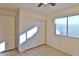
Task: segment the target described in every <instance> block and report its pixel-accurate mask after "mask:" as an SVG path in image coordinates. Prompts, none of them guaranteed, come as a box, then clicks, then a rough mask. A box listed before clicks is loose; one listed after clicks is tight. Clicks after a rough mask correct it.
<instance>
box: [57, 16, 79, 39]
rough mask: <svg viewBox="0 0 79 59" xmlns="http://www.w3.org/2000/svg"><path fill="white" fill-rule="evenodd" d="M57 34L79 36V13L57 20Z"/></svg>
mask: <svg viewBox="0 0 79 59" xmlns="http://www.w3.org/2000/svg"><path fill="white" fill-rule="evenodd" d="M55 25H56V35H61V36H69V37H77V38H79V15H75V16H68V17H64V18H59V19H56V20H55Z"/></svg>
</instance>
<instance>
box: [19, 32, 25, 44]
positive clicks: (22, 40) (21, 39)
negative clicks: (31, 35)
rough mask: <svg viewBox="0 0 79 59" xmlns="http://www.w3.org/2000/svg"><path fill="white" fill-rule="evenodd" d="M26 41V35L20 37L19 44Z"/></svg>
mask: <svg viewBox="0 0 79 59" xmlns="http://www.w3.org/2000/svg"><path fill="white" fill-rule="evenodd" d="M25 41H26V33H24V34H22V35H20V43H19V44H22V43H24V42H25Z"/></svg>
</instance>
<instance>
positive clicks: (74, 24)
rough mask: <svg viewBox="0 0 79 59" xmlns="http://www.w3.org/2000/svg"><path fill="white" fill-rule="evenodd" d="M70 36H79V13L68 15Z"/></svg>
mask: <svg viewBox="0 0 79 59" xmlns="http://www.w3.org/2000/svg"><path fill="white" fill-rule="evenodd" d="M68 36H70V37H77V38H79V15H77V16H71V17H68Z"/></svg>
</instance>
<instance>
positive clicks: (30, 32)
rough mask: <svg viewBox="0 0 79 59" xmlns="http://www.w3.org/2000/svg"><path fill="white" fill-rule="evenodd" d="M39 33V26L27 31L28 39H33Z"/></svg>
mask: <svg viewBox="0 0 79 59" xmlns="http://www.w3.org/2000/svg"><path fill="white" fill-rule="evenodd" d="M36 32H37V26H36V27H34V28H32V29H31V30H29V31H27V39H29V38H31V37H32V36H33V35H34V34H35V33H36Z"/></svg>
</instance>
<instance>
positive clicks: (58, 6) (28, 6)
mask: <svg viewBox="0 0 79 59" xmlns="http://www.w3.org/2000/svg"><path fill="white" fill-rule="evenodd" d="M76 4H77V3H56V6H54V7H53V6H51V5H49V4H47V5H42V6H41V7H37V6H38V3H0V8H11V9H17V8H25V9H27V10H31V11H33V12H38V13H45V14H47V13H51V12H56V11H59V10H63V9H66V8H69V7H71V6H73V5H76Z"/></svg>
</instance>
